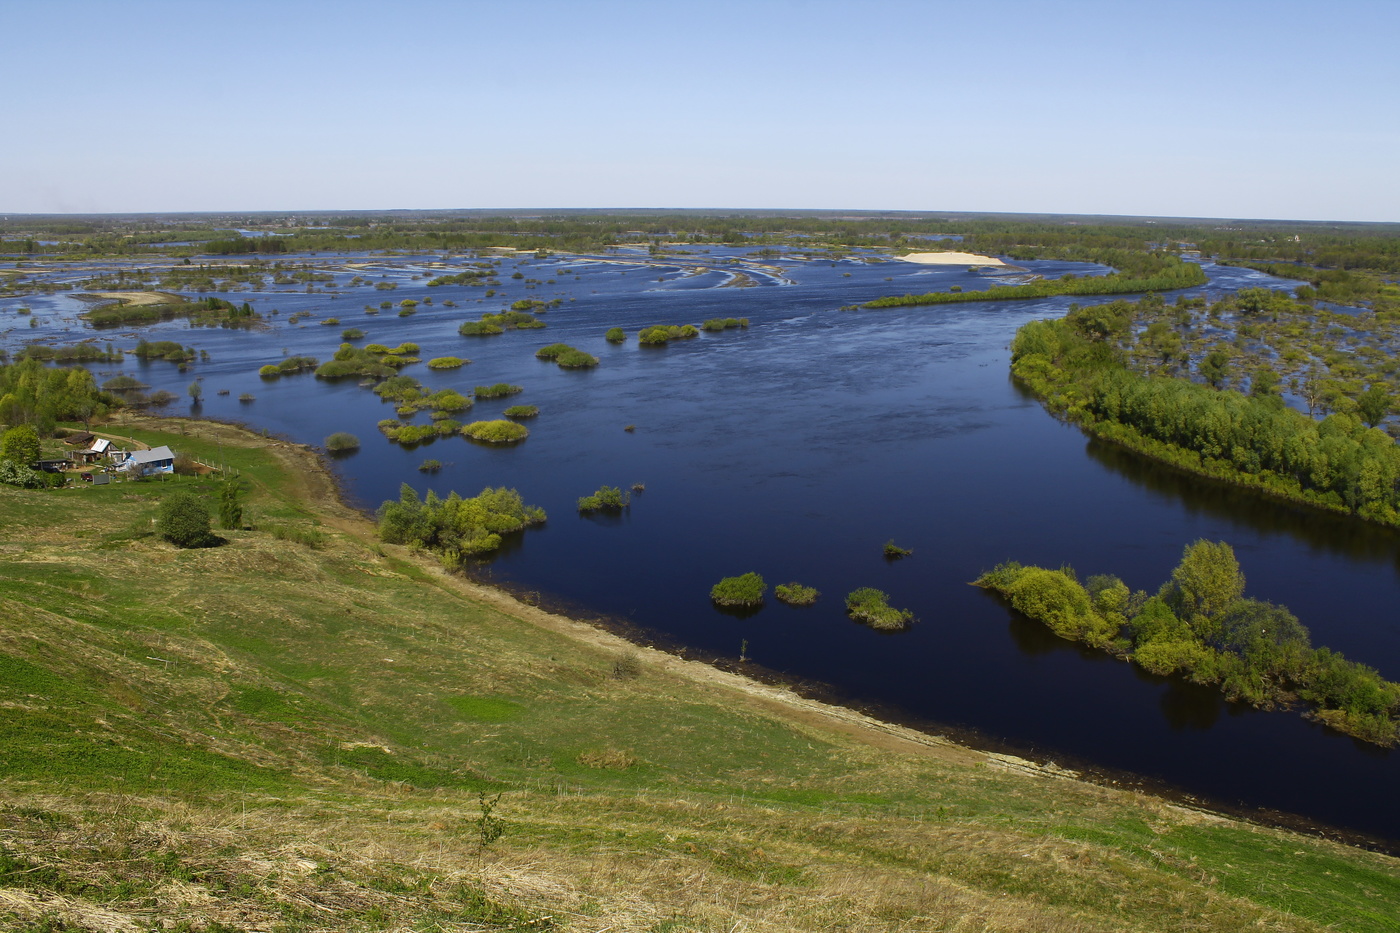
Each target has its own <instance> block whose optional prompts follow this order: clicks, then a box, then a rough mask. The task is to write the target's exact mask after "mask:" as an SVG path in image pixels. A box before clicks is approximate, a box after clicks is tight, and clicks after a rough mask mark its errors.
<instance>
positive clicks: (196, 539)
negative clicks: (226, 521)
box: [156, 492, 214, 548]
mask: <svg viewBox="0 0 1400 933" xmlns="http://www.w3.org/2000/svg"><path fill="white" fill-rule="evenodd" d="M211 521H213V518H212V516H211V515H210V513H209V506H208V505H206V504H205V503H204V500H203V499H200V498H198V497H197V496H194V495H192V494H191V493H188V492H176V493H171V494H170V495H167V496H166V497H165V498H163V499H161V501H160V507H159V509H158V510H157V512H156V534H158V535H160V537H162V538H164V539H165V540H166V541H169V542H170V543H171V544H173V545H175V546H176V547H180V548H194V547H205V546H207V545H209V544H210V543H212V540H213V537H214V536H213V535H212V534H211V533H210V531H209V525H210V522H211Z"/></svg>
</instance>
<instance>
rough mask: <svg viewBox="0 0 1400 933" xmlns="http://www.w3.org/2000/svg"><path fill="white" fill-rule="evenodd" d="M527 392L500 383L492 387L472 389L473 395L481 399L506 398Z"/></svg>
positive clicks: (508, 384)
mask: <svg viewBox="0 0 1400 933" xmlns="http://www.w3.org/2000/svg"><path fill="white" fill-rule="evenodd" d="M524 391H525V390H524V389H523V388H521V387H520V386H517V385H511V384H510V383H509V382H498V383H496V384H495V385H490V386H477V387H476V388H474V389H472V394H473V395H475V396H476V397H477V398H479V399H491V398H505V397H506V396H508V395H518V394H519V393H521V392H524Z"/></svg>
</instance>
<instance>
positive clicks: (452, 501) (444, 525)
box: [376, 483, 545, 567]
mask: <svg viewBox="0 0 1400 933" xmlns="http://www.w3.org/2000/svg"><path fill="white" fill-rule="evenodd" d="M376 516H377V519H378V523H379V537H380V539H381V540H383V541H386V542H388V543H390V544H411V545H415V546H418V547H425V548H428V549H430V550H433V551H436V552H438V553H439V554H440V555H441V556H442V561H443V563H444V564H445V565H447V566H449V567H459V566H461V564H462V563H463V562H464V561H465V560H466V558H468V557H470V556H472V555H475V554H485V553H489V552H491V551H494V550H496V549H497V548H499V547H500V546H501V535H504V534H509V533H510V532H513V531H520V530H521V529H524V528H528V527H529V526H531V525H538V524H540V523H542V522H543V521H544V520H545V514H544V509H541V508H538V507H535V506H528V505H526V504H525V503H524V501H523V500H522V499H521V498H520V494H519V493H518V492H516V491H515V490H514V489H506V488H505V487H500V488H498V489H490V488H487V489H483V490H482V491H481V494H480V495H478V496H476V497H474V498H471V499H463V498H462V497H461V496H459V495H457V493H455V492H454V493H452V494H451V495H449V496H448V497H447V498H446V499H439V498H438V497H437V495H435V494H434V493H432V492H429V493H428V495H427V497H426V498H425V499H423V500H419V498H418V494H417V493H416V492H414V490H413V487H411V486H409V485H408V484H407V483H405V484H404V485H403V487H402V488H401V489H400V492H399V499H398V501H397V502H393V501H390V502H385V503H384V504H383V505H381V506H380V507H379V510H378V512H377V513H376Z"/></svg>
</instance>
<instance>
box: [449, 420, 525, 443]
mask: <svg viewBox="0 0 1400 933" xmlns="http://www.w3.org/2000/svg"><path fill="white" fill-rule="evenodd" d="M462 433H463V434H464V435H466V436H467V437H469V438H471V439H472V440H474V441H482V442H484V443H487V444H512V443H515V442H516V441H523V440H524V439H525V438H527V437H529V436H530V430H529V429H528V428H526V427H525V425H523V424H516V423H515V422H514V421H502V420H497V421H473V422H472V423H471V424H466V425H463V426H462Z"/></svg>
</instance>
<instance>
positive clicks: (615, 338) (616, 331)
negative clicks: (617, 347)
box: [603, 327, 627, 343]
mask: <svg viewBox="0 0 1400 933" xmlns="http://www.w3.org/2000/svg"><path fill="white" fill-rule="evenodd" d="M603 339H605V340H607V342H608V343H622V342H623V341H624V340H626V339H627V334H626V333H625V332H624V331H623V330H622V328H621V327H609V328H608V332H607V333H606V334H604V335H603Z"/></svg>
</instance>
